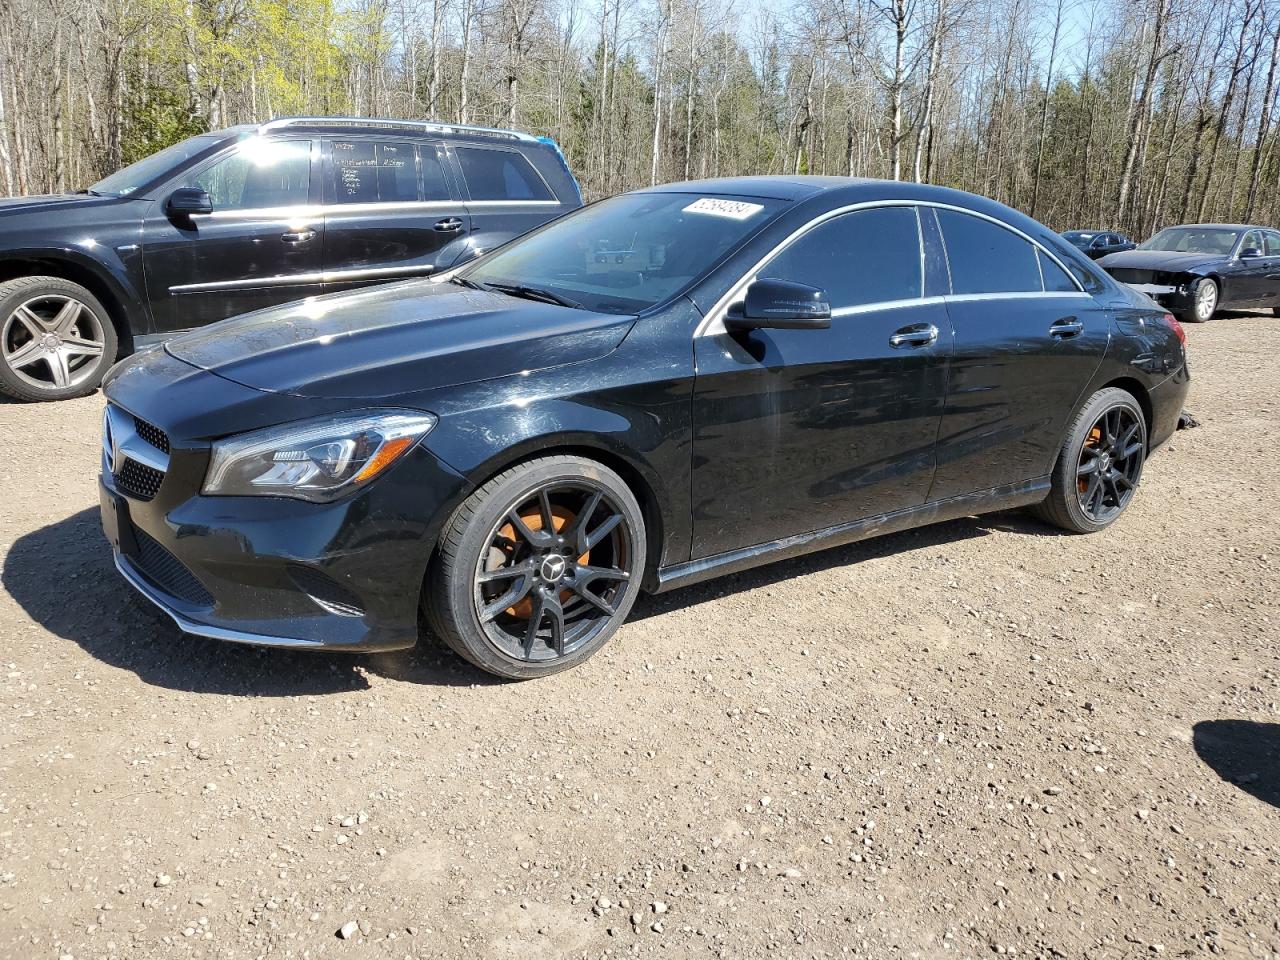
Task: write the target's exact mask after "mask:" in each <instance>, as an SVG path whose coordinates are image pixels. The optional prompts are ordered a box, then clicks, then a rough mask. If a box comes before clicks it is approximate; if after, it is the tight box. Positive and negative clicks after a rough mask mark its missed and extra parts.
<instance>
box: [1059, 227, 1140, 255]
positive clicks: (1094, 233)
mask: <svg viewBox="0 0 1280 960" xmlns="http://www.w3.org/2000/svg"><path fill="white" fill-rule="evenodd" d="M1062 237H1063V239H1064V240H1066V241H1067V243H1069V244H1071V245H1072V246H1073V247H1075V248H1076V249H1077V250H1079V251H1080V252H1081V253H1083V254H1084V255H1085V256H1086V257H1088V258H1089V259H1090V260H1098V259H1101V258H1102V257H1105V256H1107V255H1108V254H1111V253H1121V252H1123V251H1125V250H1132V249H1133V248H1134V247H1136V246H1137V244H1136V243H1134V242H1133V241H1132V240H1130V239H1129V238H1128V237H1126V236H1125V235H1124V234H1123V233H1115V232H1112V231H1108V230H1064V231H1063V232H1062Z"/></svg>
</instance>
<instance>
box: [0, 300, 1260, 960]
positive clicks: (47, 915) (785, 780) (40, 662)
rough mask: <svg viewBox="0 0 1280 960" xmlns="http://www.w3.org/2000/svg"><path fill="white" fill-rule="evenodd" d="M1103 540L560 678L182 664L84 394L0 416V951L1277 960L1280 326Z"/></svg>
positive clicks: (767, 620) (438, 659)
mask: <svg viewBox="0 0 1280 960" xmlns="http://www.w3.org/2000/svg"><path fill="white" fill-rule="evenodd" d="M1188 332H1189V336H1190V339H1191V356H1192V369H1193V373H1194V375H1195V378H1196V379H1195V383H1194V387H1193V393H1192V398H1191V401H1190V404H1189V408H1190V409H1191V410H1192V411H1193V412H1194V413H1195V414H1196V415H1197V416H1198V417H1199V418H1200V419H1201V420H1202V421H1203V426H1202V427H1201V428H1199V429H1197V430H1193V431H1189V432H1183V433H1179V434H1178V435H1177V436H1175V438H1174V439H1173V440H1172V441H1171V442H1170V443H1169V444H1168V446H1167V448H1166V449H1165V450H1164V451H1163V452H1162V453H1161V454H1160V455H1159V456H1157V457H1156V458H1155V459H1154V460H1153V461H1152V463H1151V464H1150V466H1149V468H1148V471H1147V473H1146V476H1145V477H1144V482H1143V485H1142V490H1141V493H1140V495H1139V497H1138V499H1137V501H1136V502H1135V505H1134V507H1133V508H1132V509H1131V510H1130V511H1129V513H1128V515H1127V516H1126V517H1125V519H1124V520H1123V521H1122V522H1121V523H1120V524H1119V525H1118V526H1116V527H1114V528H1113V529H1111V530H1110V531H1108V532H1107V533H1105V534H1102V535H1099V536H1094V537H1075V536H1065V535H1059V534H1058V533H1056V532H1055V531H1053V530H1050V529H1047V528H1045V527H1043V526H1040V525H1038V524H1036V523H1034V522H1033V521H1031V520H1029V519H1026V518H1024V517H1023V516H1022V515H1019V514H1000V515H995V516H988V517H984V518H979V519H969V520H962V521H957V522H952V523H947V524H944V525H941V526H937V527H932V528H928V529H925V530H920V531H915V532H911V533H907V534H901V535H895V536H892V537H888V538H886V539H882V540H879V541H872V542H869V543H864V544H859V545H854V546H852V547H848V548H842V549H838V550H834V551H830V552H826V553H822V554H819V555H815V556H811V557H807V558H804V559H801V560H798V561H793V562H788V563H783V564H780V565H776V566H773V567H768V568H765V569H762V570H760V571H756V572H753V573H750V574H747V575H743V576H739V577H737V578H734V579H732V580H729V581H724V582H719V583H712V584H708V585H705V586H702V587H694V588H690V589H687V590H684V591H681V592H677V593H674V594H670V595H667V596H664V597H659V598H647V599H644V598H642V600H641V601H640V603H639V604H638V605H637V608H636V612H635V614H634V615H633V620H632V623H630V624H629V625H628V626H626V627H624V628H623V630H622V631H621V632H620V634H619V635H618V636H617V637H616V638H615V639H614V640H613V642H612V643H611V644H610V645H609V646H608V647H607V648H606V650H605V651H604V652H603V653H601V654H600V655H599V656H597V657H596V658H595V659H593V660H591V661H590V662H588V663H587V664H586V665H585V666H584V667H582V668H580V669H578V670H576V671H572V672H570V673H568V674H561V675H560V676H557V677H554V678H551V679H548V680H540V681H533V682H529V683H523V684H502V683H494V682H491V681H490V680H489V679H487V678H486V677H484V676H483V675H481V674H479V673H477V672H476V671H474V670H472V669H470V668H468V667H466V666H465V665H463V664H461V663H460V662H459V661H458V660H456V659H455V658H454V657H453V656H452V655H450V654H447V653H444V652H441V651H440V650H439V649H437V648H436V647H435V646H434V645H431V644H428V643H424V644H423V645H421V646H420V647H419V649H417V650H415V651H412V652H406V653H403V654H388V655H381V656H364V657H357V656H351V655H319V654H315V655H303V654H292V653H284V652H269V651H261V650H255V649H249V648H240V647H234V646H228V645H221V644H218V643H216V642H213V641H207V640H201V639H196V638H192V637H185V636H182V635H180V634H179V633H178V632H177V631H176V630H175V629H174V628H173V627H172V626H171V625H170V624H169V622H168V621H167V620H165V619H164V618H163V617H162V616H161V615H159V614H157V613H154V612H153V611H151V609H150V608H149V607H147V606H146V605H145V602H144V601H141V600H138V599H135V598H134V597H133V596H132V595H131V593H130V591H129V590H128V588H126V587H125V585H124V584H123V582H122V581H121V580H120V579H119V578H118V577H117V576H116V575H115V572H114V570H113V569H112V568H111V564H110V559H109V554H108V549H107V546H106V544H105V542H104V541H103V539H102V537H101V534H100V532H99V530H98V526H97V506H96V503H97V495H96V490H95V475H96V473H97V462H98V443H99V440H98V430H99V428H98V418H99V414H100V408H101V404H102V401H101V399H100V398H99V397H90V398H88V399H85V400H82V401H77V402H74V403H66V404H60V405H56V406H53V405H46V406H20V405H12V404H10V405H3V406H0V424H2V425H3V429H2V430H0V454H2V456H0V490H3V494H4V496H3V501H2V502H0V550H3V551H4V554H5V559H4V567H3V585H4V591H3V593H0V644H2V646H0V956H3V957H14V958H23V960H26V958H45V957H49V958H67V957H71V958H76V960H83V958H96V957H120V958H130V960H132V958H147V957H166V958H167V957H175V956H192V957H227V958H241V957H307V956H309V957H347V956H350V957H357V956H370V957H372V956H378V957H394V958H403V957H413V958H418V957H422V958H452V957H466V958H517V957H518V958H539V957H547V958H551V957H556V958H559V957H580V956H581V957H602V956H607V955H614V956H618V955H633V954H634V955H640V956H670V957H700V956H719V957H727V958H742V957H760V956H771V955H776V956H786V957H828V956H839V955H860V956H870V957H898V956H906V957H939V956H954V957H957V958H958V957H979V956H989V955H991V954H993V953H995V954H1007V955H1015V954H1016V955H1018V956H1023V957H1062V956H1065V957H1141V956H1156V955H1160V954H1164V955H1166V956H1198V955H1201V954H1208V953H1213V954H1219V955H1226V956H1237V957H1253V958H1260V957H1269V958H1274V957H1277V956H1280V919H1278V918H1280V647H1278V646H1277V637H1278V635H1280V631H1278V629H1277V617H1278V616H1280V610H1278V609H1277V605H1278V603H1280V590H1278V589H1277V588H1278V586H1280V554H1278V549H1280V548H1278V547H1277V537H1278V535H1280V513H1278V512H1277V503H1278V502H1280V474H1278V472H1277V469H1276V462H1277V454H1280V399H1278V398H1277V393H1276V385H1277V382H1280V359H1277V358H1280V320H1276V319H1274V318H1270V317H1256V316H1237V317H1233V318H1227V319H1222V320H1218V321H1216V322H1215V323H1213V324H1210V325H1208V326H1200V327H1191V328H1189V331H1188Z"/></svg>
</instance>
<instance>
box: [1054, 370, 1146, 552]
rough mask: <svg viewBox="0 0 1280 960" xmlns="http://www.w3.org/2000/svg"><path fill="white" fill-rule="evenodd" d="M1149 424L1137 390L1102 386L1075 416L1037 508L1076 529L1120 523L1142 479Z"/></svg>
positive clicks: (1089, 530) (1091, 530) (1061, 524)
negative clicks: (1048, 490)
mask: <svg viewBox="0 0 1280 960" xmlns="http://www.w3.org/2000/svg"><path fill="white" fill-rule="evenodd" d="M1146 451H1147V426H1146V419H1145V418H1144V416H1143V413H1142V408H1141V407H1140V406H1138V401H1137V400H1135V399H1134V397H1133V394H1131V393H1129V392H1128V391H1126V390H1121V389H1119V388H1118V387H1107V388H1106V389H1104V390H1099V391H1098V392H1097V393H1095V394H1094V395H1093V396H1092V397H1090V398H1089V400H1088V401H1087V402H1086V403H1085V405H1084V406H1083V407H1081V408H1080V412H1079V413H1077V414H1076V417H1075V420H1074V421H1073V423H1072V426H1071V429H1070V430H1068V431H1067V438H1066V440H1065V441H1064V442H1063V445H1062V450H1061V452H1060V453H1059V454H1058V462H1057V465H1056V466H1055V467H1054V470H1053V475H1052V488H1051V490H1050V493H1049V496H1048V497H1046V498H1045V500H1044V502H1043V503H1040V504H1037V505H1036V507H1034V508H1033V509H1034V511H1035V512H1036V514H1037V515H1038V516H1040V517H1041V519H1043V520H1046V521H1048V522H1049V523H1052V524H1054V525H1055V526H1059V527H1062V528H1063V529H1064V530H1070V531H1072V532H1073V533H1095V532H1097V531H1098V530H1104V529H1106V528H1107V527H1109V526H1111V524H1113V523H1115V521H1116V520H1118V519H1119V518H1120V515H1121V514H1122V513H1124V511H1125V510H1126V508H1128V506H1129V504H1130V502H1132V500H1133V495H1134V494H1135V493H1136V492H1137V490H1138V483H1139V481H1140V480H1141V479H1142V467H1143V464H1144V463H1145V460H1146Z"/></svg>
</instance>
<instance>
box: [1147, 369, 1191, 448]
mask: <svg viewBox="0 0 1280 960" xmlns="http://www.w3.org/2000/svg"><path fill="white" fill-rule="evenodd" d="M1190 390H1191V374H1190V372H1189V371H1188V369H1187V365H1186V364H1185V363H1184V364H1183V365H1182V369H1180V370H1179V371H1178V372H1177V373H1175V374H1173V375H1172V376H1169V377H1167V378H1165V379H1164V380H1163V381H1161V382H1160V383H1158V384H1156V385H1155V386H1154V387H1152V388H1151V389H1150V390H1149V391H1148V396H1150V398H1151V424H1150V428H1149V430H1148V436H1147V448H1148V449H1149V450H1150V451H1151V452H1155V450H1156V449H1158V448H1159V447H1160V446H1162V445H1163V444H1164V442H1165V441H1166V440H1168V439H1169V438H1170V437H1171V436H1173V433H1174V431H1175V430H1177V429H1178V417H1180V416H1181V415H1182V408H1183V406H1184V405H1185V403H1186V400H1187V394H1188V393H1189V392H1190Z"/></svg>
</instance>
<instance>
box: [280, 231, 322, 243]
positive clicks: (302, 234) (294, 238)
mask: <svg viewBox="0 0 1280 960" xmlns="http://www.w3.org/2000/svg"><path fill="white" fill-rule="evenodd" d="M315 235H316V232H315V231H314V230H290V231H289V232H288V233H282V234H280V239H281V240H283V241H284V242H285V243H306V242H307V241H308V240H310V239H311V238H312V237H314V236H315Z"/></svg>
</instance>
